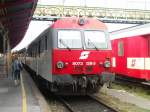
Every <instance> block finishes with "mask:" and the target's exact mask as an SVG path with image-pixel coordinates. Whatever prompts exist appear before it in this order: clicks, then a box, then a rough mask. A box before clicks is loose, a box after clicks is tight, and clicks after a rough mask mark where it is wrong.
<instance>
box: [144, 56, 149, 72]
mask: <svg viewBox="0 0 150 112" xmlns="http://www.w3.org/2000/svg"><path fill="white" fill-rule="evenodd" d="M145 70H150V58H145Z"/></svg>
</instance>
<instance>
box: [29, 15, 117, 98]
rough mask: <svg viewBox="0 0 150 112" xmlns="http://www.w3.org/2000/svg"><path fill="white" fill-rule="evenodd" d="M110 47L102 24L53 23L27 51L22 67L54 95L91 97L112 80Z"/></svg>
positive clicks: (80, 21)
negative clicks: (29, 70) (30, 71)
mask: <svg viewBox="0 0 150 112" xmlns="http://www.w3.org/2000/svg"><path fill="white" fill-rule="evenodd" d="M110 59H111V43H110V40H109V35H108V30H107V27H106V25H105V24H104V23H102V22H100V21H98V20H96V19H89V18H64V19H60V20H57V21H56V22H54V23H53V24H52V25H51V26H50V27H48V28H47V29H46V30H45V31H44V32H43V33H41V34H40V35H39V36H38V37H37V38H36V39H35V40H34V41H33V42H32V43H31V44H30V45H29V46H28V48H27V57H26V65H27V66H28V67H29V68H30V69H31V70H32V71H34V72H35V73H36V76H37V77H38V81H39V83H40V84H43V86H44V87H46V88H48V89H49V90H51V91H52V92H55V93H57V94H75V95H78V94H79V95H81V94H88V93H95V92H97V91H98V90H99V88H100V87H101V86H102V85H103V84H104V83H105V82H110V81H112V80H113V79H114V75H113V74H112V73H111V72H110V71H111V61H110Z"/></svg>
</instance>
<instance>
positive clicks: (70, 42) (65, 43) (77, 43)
mask: <svg viewBox="0 0 150 112" xmlns="http://www.w3.org/2000/svg"><path fill="white" fill-rule="evenodd" d="M58 47H59V48H68V49H70V48H82V42H81V32H80V31H76V30H59V31H58Z"/></svg>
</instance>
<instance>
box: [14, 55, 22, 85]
mask: <svg viewBox="0 0 150 112" xmlns="http://www.w3.org/2000/svg"><path fill="white" fill-rule="evenodd" d="M12 70H13V72H12V73H13V77H14V81H15V85H18V84H19V83H20V71H21V70H22V64H21V62H20V61H19V60H18V57H17V56H15V57H14V60H13V63H12Z"/></svg>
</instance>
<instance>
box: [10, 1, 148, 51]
mask: <svg viewBox="0 0 150 112" xmlns="http://www.w3.org/2000/svg"><path fill="white" fill-rule="evenodd" d="M120 1H121V2H120ZM118 2H119V5H118V4H116V3H118ZM38 4H43V5H65V6H72V5H73V6H87V7H109V8H129V9H130V8H131V9H150V0H39V2H38ZM50 24H51V22H50V21H31V22H30V25H29V28H28V30H27V32H26V34H25V36H24V38H23V40H22V41H21V42H20V43H19V44H18V45H17V46H16V47H15V48H14V49H13V51H15V50H19V49H22V48H24V47H27V46H28V44H29V43H31V42H32V41H33V40H34V39H35V38H36V37H37V36H38V35H39V34H40V33H41V32H42V31H44V29H46V28H47V27H48V26H50ZM107 26H108V30H109V31H113V30H118V29H122V28H126V27H130V26H133V24H132V25H131V24H107Z"/></svg>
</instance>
